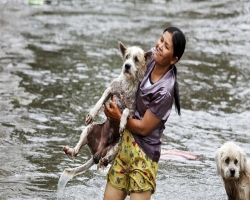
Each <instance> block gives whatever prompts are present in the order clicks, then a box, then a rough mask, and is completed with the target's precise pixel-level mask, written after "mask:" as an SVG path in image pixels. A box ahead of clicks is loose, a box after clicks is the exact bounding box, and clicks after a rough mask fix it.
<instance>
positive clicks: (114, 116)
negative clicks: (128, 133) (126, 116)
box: [103, 99, 122, 122]
mask: <svg viewBox="0 0 250 200" xmlns="http://www.w3.org/2000/svg"><path fill="white" fill-rule="evenodd" d="M103 106H104V113H105V115H106V117H107V118H108V120H110V121H117V122H119V121H120V119H121V117H122V113H121V111H120V109H119V108H118V106H117V105H116V104H115V102H114V101H113V99H111V100H110V104H109V106H107V105H106V104H103Z"/></svg>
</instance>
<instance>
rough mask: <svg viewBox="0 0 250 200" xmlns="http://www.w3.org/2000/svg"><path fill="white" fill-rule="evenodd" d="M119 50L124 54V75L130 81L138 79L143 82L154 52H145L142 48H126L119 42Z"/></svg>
mask: <svg viewBox="0 0 250 200" xmlns="http://www.w3.org/2000/svg"><path fill="white" fill-rule="evenodd" d="M118 44H119V49H120V51H121V53H122V59H123V66H122V73H123V74H124V76H125V77H128V78H129V79H131V78H132V79H136V80H139V81H141V80H142V78H143V76H144V74H145V71H146V64H147V61H148V59H149V58H150V57H151V55H152V52H151V51H147V52H144V51H143V50H142V49H141V48H140V47H136V46H132V47H128V48H127V47H125V46H124V45H123V44H122V43H121V42H118Z"/></svg>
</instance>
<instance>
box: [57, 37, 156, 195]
mask: <svg viewBox="0 0 250 200" xmlns="http://www.w3.org/2000/svg"><path fill="white" fill-rule="evenodd" d="M118 44H119V49H120V51H121V54H122V59H123V66H122V72H121V74H120V75H119V77H118V78H117V79H115V80H113V81H112V82H111V84H110V86H109V87H108V88H107V89H106V90H105V91H104V93H103V95H102V97H101V98H100V99H99V101H98V102H97V103H96V105H95V106H94V108H93V109H92V110H91V111H90V112H89V114H88V115H87V117H86V120H85V122H86V124H87V127H86V128H85V129H84V130H83V132H82V134H81V136H80V140H79V142H78V143H77V145H76V146H75V147H74V148H69V147H67V146H65V147H63V151H64V152H65V153H66V154H67V155H69V156H71V157H75V156H77V154H78V152H79V150H80V149H81V147H82V146H84V145H85V144H87V145H88V147H89V149H90V152H91V154H92V155H93V157H92V158H91V159H90V160H89V161H88V162H87V163H85V164H84V165H82V166H79V167H77V168H72V169H69V168H68V169H65V170H64V172H63V174H62V175H61V177H60V179H59V182H58V192H62V190H63V188H64V187H65V186H66V184H67V182H68V181H69V180H70V179H71V178H73V177H74V176H76V175H77V174H81V173H84V172H85V171H86V170H87V169H89V168H90V167H91V166H92V165H94V164H98V167H103V166H107V165H108V164H109V163H110V162H112V161H113V159H114V157H115V155H116V153H117V152H118V149H119V140H120V137H121V135H122V133H123V132H124V130H125V127H126V123H127V118H129V117H132V116H133V115H134V112H135V106H136V92H137V89H138V86H139V84H140V82H141V81H142V78H143V76H144V74H145V71H146V65H147V61H148V59H149V58H151V55H152V52H151V51H148V52H144V51H143V50H142V49H141V48H140V47H136V46H133V47H128V48H127V47H126V46H124V45H123V44H122V43H121V42H118ZM111 97H112V98H113V101H114V102H115V103H116V104H117V106H118V107H119V109H120V110H121V112H122V118H121V121H120V122H114V121H109V120H108V119H106V121H105V122H104V123H95V122H93V120H94V118H95V116H96V115H97V114H98V111H99V110H100V109H101V107H102V106H103V104H104V103H105V102H107V101H108V100H109V99H110V98H111Z"/></svg>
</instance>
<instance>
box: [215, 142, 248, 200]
mask: <svg viewBox="0 0 250 200" xmlns="http://www.w3.org/2000/svg"><path fill="white" fill-rule="evenodd" d="M215 161H216V165H217V170H218V174H219V175H221V177H222V179H223V182H224V185H225V189H226V192H227V196H228V199H229V200H250V160H249V159H248V158H247V156H246V153H245V152H244V151H243V150H242V149H241V148H240V147H239V146H237V145H236V144H235V143H233V142H226V143H225V144H223V145H222V146H221V147H220V148H219V149H218V150H217V151H216V156H215Z"/></svg>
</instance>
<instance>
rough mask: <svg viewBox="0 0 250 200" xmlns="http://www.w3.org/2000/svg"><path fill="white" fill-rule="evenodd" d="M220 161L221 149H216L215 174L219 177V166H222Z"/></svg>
mask: <svg viewBox="0 0 250 200" xmlns="http://www.w3.org/2000/svg"><path fill="white" fill-rule="evenodd" d="M221 159H222V151H221V149H218V150H217V151H216V153H215V162H216V166H217V172H218V174H219V175H221V165H222V162H221Z"/></svg>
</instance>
